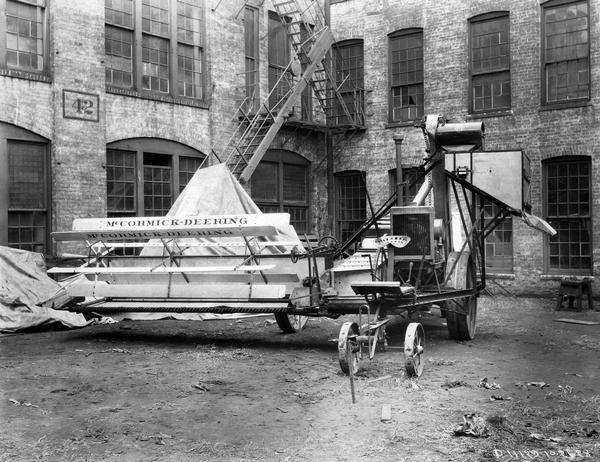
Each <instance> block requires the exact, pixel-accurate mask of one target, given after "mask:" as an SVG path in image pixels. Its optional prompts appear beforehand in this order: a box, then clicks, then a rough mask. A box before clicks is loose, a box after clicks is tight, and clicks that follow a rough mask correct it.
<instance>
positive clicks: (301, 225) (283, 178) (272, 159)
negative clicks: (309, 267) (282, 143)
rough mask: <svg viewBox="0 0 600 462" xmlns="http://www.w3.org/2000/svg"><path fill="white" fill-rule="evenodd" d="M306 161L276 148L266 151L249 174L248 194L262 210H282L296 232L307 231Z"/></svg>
mask: <svg viewBox="0 0 600 462" xmlns="http://www.w3.org/2000/svg"><path fill="white" fill-rule="evenodd" d="M309 171H310V163H309V161H308V160H306V159H305V158H304V157H302V156H300V155H298V154H296V153H294V152H291V151H284V150H280V149H273V150H269V151H267V153H266V154H265V156H264V157H263V160H262V161H261V162H260V163H259V164H258V167H256V170H255V171H254V173H253V174H252V178H251V180H250V181H251V190H252V192H251V194H252V199H254V202H256V205H258V207H259V208H260V209H261V210H262V211H263V212H270V213H274V212H285V213H289V214H290V222H291V224H292V225H293V226H294V228H295V229H296V232H297V233H298V234H303V233H308V232H309V231H310V214H309V207H308V206H309V191H310V189H309Z"/></svg>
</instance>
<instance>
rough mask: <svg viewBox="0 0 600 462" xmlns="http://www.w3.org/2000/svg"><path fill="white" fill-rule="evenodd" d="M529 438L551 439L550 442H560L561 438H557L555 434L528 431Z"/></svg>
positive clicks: (536, 439) (538, 439)
mask: <svg viewBox="0 0 600 462" xmlns="http://www.w3.org/2000/svg"><path fill="white" fill-rule="evenodd" d="M529 438H530V439H532V440H535V441H551V442H552V443H560V442H561V441H562V440H563V438H558V437H556V436H551V437H548V436H545V435H542V434H541V433H530V434H529Z"/></svg>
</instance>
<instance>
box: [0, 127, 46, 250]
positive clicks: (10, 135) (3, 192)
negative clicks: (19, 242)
mask: <svg viewBox="0 0 600 462" xmlns="http://www.w3.org/2000/svg"><path fill="white" fill-rule="evenodd" d="M11 141H16V142H19V143H29V144H36V145H44V150H45V154H44V163H45V175H44V176H45V183H46V184H45V185H44V193H45V198H46V232H45V242H44V247H45V249H44V254H46V255H51V254H52V253H53V250H52V249H53V247H52V241H51V239H50V233H51V231H52V224H53V208H52V164H51V162H50V140H48V139H46V138H44V137H42V136H40V135H37V134H36V133H33V132H30V131H28V130H26V129H24V128H20V127H17V126H16V125H11V124H8V123H4V122H0V167H1V168H0V245H5V246H7V245H8V212H9V197H8V195H9V189H8V188H9V177H8V175H9V169H8V143H9V142H11Z"/></svg>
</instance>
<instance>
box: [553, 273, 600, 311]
mask: <svg viewBox="0 0 600 462" xmlns="http://www.w3.org/2000/svg"><path fill="white" fill-rule="evenodd" d="M584 295H587V303H588V306H587V308H588V309H589V310H593V309H594V303H593V301H592V281H591V280H590V279H570V278H569V279H567V278H565V279H562V280H561V281H560V289H559V290H558V300H557V301H556V310H557V311H558V310H560V309H561V308H562V303H563V300H564V298H565V297H568V299H569V310H572V309H573V302H574V301H575V299H577V311H581V310H582V307H581V303H582V302H581V300H582V299H583V296H584Z"/></svg>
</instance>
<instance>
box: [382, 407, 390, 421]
mask: <svg viewBox="0 0 600 462" xmlns="http://www.w3.org/2000/svg"><path fill="white" fill-rule="evenodd" d="M381 421H382V422H391V421H392V406H390V405H389V404H384V405H383V406H382V407H381Z"/></svg>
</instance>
